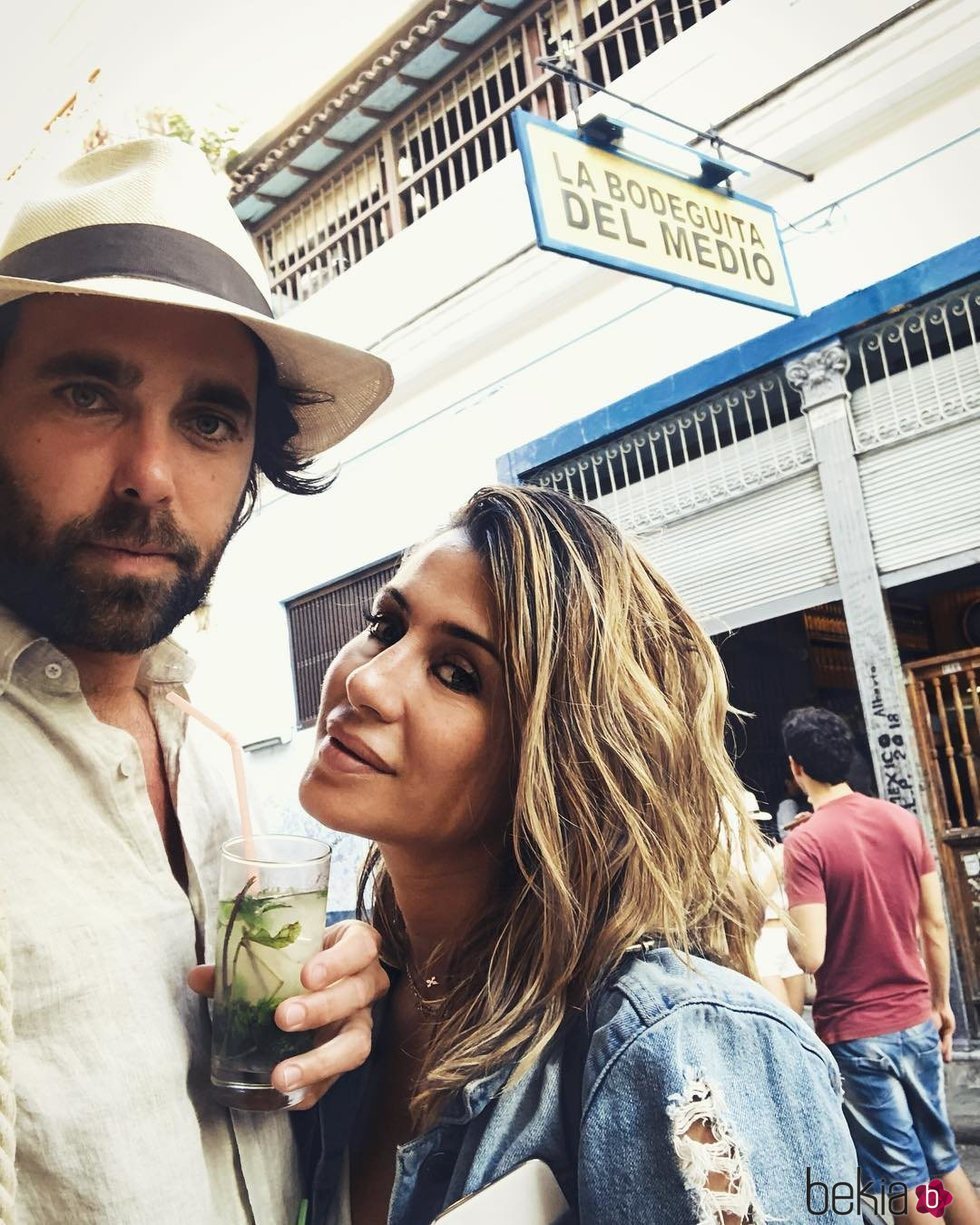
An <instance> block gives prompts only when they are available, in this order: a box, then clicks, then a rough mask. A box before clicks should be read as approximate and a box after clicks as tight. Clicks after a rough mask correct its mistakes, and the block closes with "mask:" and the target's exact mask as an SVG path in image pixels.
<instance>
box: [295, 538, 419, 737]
mask: <svg viewBox="0 0 980 1225" xmlns="http://www.w3.org/2000/svg"><path fill="white" fill-rule="evenodd" d="M397 569H398V559H397V558H391V557H389V558H388V559H387V560H386V561H383V562H380V563H378V564H377V565H375V566H371V567H369V568H368V569H366V570H361V571H359V572H358V573H357V574H355V575H353V576H351V577H349V578H346V579H342V580H341V581H340V582H338V583H331V584H330V585H329V586H327V587H321V588H320V589H319V590H318V591H313V592H310V593H309V594H308V595H304V596H300V597H299V598H298V599H296V600H291V601H290V602H289V603H288V604H287V605H286V615H287V617H288V619H289V641H290V648H291V654H292V660H293V682H294V685H295V688H296V715H297V725H298V726H299V727H309V726H310V725H311V724H312V723H314V722H315V720H316V713H317V709H318V708H319V705H320V687H321V685H322V684H323V677H324V674H325V673H326V671H327V668H328V667H329V666H330V663H331V661H332V660H333V657H334V656H335V655H336V654H337V652H338V651H339V650H340V648H341V647H342V646H343V645H344V643H345V642H349V641H350V639H351V638H353V637H354V635H355V634H359V633H360V632H361V630H362V629H364V613H365V610H366V609H367V608H368V607H369V605H370V604H371V601H372V600H373V599H374V596H375V594H376V593H377V591H378V588H379V587H383V586H384V584H385V583H387V582H389V581H390V580H391V578H392V577H393V576H394V573H395V571H396V570H397Z"/></svg>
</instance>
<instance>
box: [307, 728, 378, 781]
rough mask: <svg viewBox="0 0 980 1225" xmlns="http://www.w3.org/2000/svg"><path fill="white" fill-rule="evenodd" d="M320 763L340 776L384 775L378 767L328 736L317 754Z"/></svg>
mask: <svg viewBox="0 0 980 1225" xmlns="http://www.w3.org/2000/svg"><path fill="white" fill-rule="evenodd" d="M317 756H318V757H319V759H320V762H321V763H322V764H323V765H324V766H325V767H326V768H327V769H328V770H334V771H336V772H337V773H338V774H383V773H384V771H383V770H379V769H378V768H377V767H376V766H372V765H370V763H368V762H366V761H364V760H363V759H362V758H360V757H358V756H357V755H356V754H355V753H353V752H351V750H349V749H347V748H346V747H345V746H344V745H343V744H341V742H340V741H339V740H337V739H335V738H334V737H333V736H328V737H327V738H326V740H324V742H323V744H322V745H321V746H320V751H319V753H318V754H317Z"/></svg>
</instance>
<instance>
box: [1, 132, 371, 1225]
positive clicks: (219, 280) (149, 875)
mask: <svg viewBox="0 0 980 1225" xmlns="http://www.w3.org/2000/svg"><path fill="white" fill-rule="evenodd" d="M297 386H298V387H300V388H303V389H305V390H304V391H303V392H300V391H297V390H296V387H297ZM389 388H390V371H389V370H388V367H387V366H386V365H385V364H384V363H383V362H381V361H379V360H378V359H376V358H374V357H371V356H370V355H368V354H366V353H360V352H358V351H356V350H352V349H348V348H346V347H344V346H342V345H338V344H334V343H331V342H329V341H326V340H323V339H320V338H316V337H312V336H309V335H306V334H304V333H302V332H299V331H297V330H295V329H292V328H289V327H287V326H285V325H283V324H281V323H279V322H276V321H275V320H274V319H273V312H272V307H271V304H270V301H269V297H268V291H267V288H266V286H265V283H264V272H263V270H262V268H261V264H260V263H259V261H258V259H257V257H256V254H255V251H254V249H253V247H252V244H251V241H250V239H249V238H248V236H247V234H246V233H245V231H244V230H243V229H242V227H241V225H240V224H239V222H238V220H237V218H235V216H234V213H233V212H232V210H231V208H230V206H229V205H228V203H227V201H226V200H225V198H224V195H223V193H222V191H221V189H220V187H219V185H218V183H217V181H216V180H215V179H214V178H213V176H212V175H211V173H210V170H209V169H208V167H207V164H206V163H205V161H204V159H203V158H202V157H200V155H198V154H197V153H195V152H193V151H192V150H190V149H188V148H186V147H185V146H183V145H181V144H180V143H179V142H176V141H171V140H166V139H155V140H145V141H135V142H132V143H130V144H127V145H120V146H117V147H115V148H107V149H100V150H98V151H97V152H95V153H92V154H90V155H89V156H87V157H85V158H83V159H81V160H80V161H79V162H77V163H76V164H75V165H73V166H71V167H69V168H68V169H67V170H66V171H65V172H64V173H63V174H62V175H61V176H60V178H59V179H58V180H57V182H56V183H55V184H54V185H53V186H52V188H51V189H50V191H49V192H48V193H47V194H46V195H44V196H43V197H38V198H35V199H33V200H32V201H30V202H29V203H28V204H26V205H25V206H24V207H23V208H22V209H21V211H20V213H19V214H18V216H17V218H16V219H15V221H14V223H13V226H12V228H11V231H10V234H9V235H8V237H7V239H6V241H5V243H4V244H3V245H2V246H0V797H2V798H0V932H2V931H3V930H4V928H5V927H6V928H7V929H8V932H9V938H8V949H7V956H6V957H3V956H2V954H0V1038H2V1037H4V1035H5V1034H6V1045H7V1046H8V1048H9V1049H6V1050H4V1051H3V1052H2V1054H3V1058H0V1150H2V1152H0V1220H2V1221H3V1222H4V1223H5V1225H6V1223H7V1222H8V1221H16V1222H17V1225H52V1222H55V1221H72V1222H73V1223H74V1225H97V1223H98V1225H131V1223H132V1225H136V1223H137V1222H139V1225H157V1223H159V1225H175V1223H176V1222H180V1225H226V1223H227V1225H292V1222H293V1221H294V1220H295V1219H296V1214H297V1209H298V1206H299V1203H298V1201H299V1183H298V1168H297V1162H296V1158H295V1155H294V1153H293V1146H292V1138H291V1135H290V1129H289V1126H288V1121H287V1120H285V1119H284V1117H283V1116H265V1117H263V1116H254V1115H247V1114H243V1113H237V1114H236V1115H235V1116H234V1118H233V1117H232V1115H231V1114H230V1112H228V1111H226V1110H224V1109H222V1108H219V1107H218V1106H216V1105H215V1104H214V1103H213V1102H212V1100H211V1098H210V1096H209V1092H208V1054H209V1043H210V1036H209V1025H208V1018H207V1010H206V1004H205V1002H204V1001H203V1000H202V999H199V998H198V997H197V996H195V995H194V994H193V993H192V992H190V991H189V990H188V989H187V986H186V984H185V982H184V976H185V971H186V970H187V968H188V967H190V966H192V965H194V963H195V962H202V961H206V960H210V958H211V956H212V955H213V945H212V941H213V938H214V931H215V925H216V915H215V910H214V907H215V903H216V884H217V881H216V869H217V862H218V849H219V847H220V844H221V842H222V840H223V839H224V838H225V837H227V836H228V835H229V834H230V833H231V832H233V822H234V806H233V803H229V802H228V799H227V798H226V796H227V793H226V787H225V783H224V781H223V780H221V779H220V778H218V776H217V775H216V774H215V772H214V771H213V770H212V768H211V766H210V764H209V751H210V749H211V747H212V746H210V745H208V744H207V742H206V738H205V737H202V738H201V739H197V740H196V739H195V732H194V731H193V730H192V729H188V728H187V727H186V725H185V721H184V720H183V717H182V716H181V715H180V714H179V713H178V712H177V711H176V710H175V709H174V707H173V706H171V704H170V703H168V702H167V701H166V700H165V699H166V694H167V693H168V692H170V691H172V690H176V692H178V693H181V694H183V693H184V689H183V685H184V682H185V681H186V679H187V678H188V676H189V674H190V664H189V662H188V660H187V659H186V657H185V656H184V654H183V652H182V651H181V650H180V649H179V648H178V647H177V646H176V645H175V644H174V643H173V642H171V641H168V640H167V635H168V634H169V633H170V631H171V630H172V629H173V628H174V626H175V625H176V624H177V623H178V622H179V621H180V620H181V619H182V618H183V617H184V616H186V615H187V614H188V613H189V612H191V611H192V610H193V609H195V608H196V607H198V605H199V604H200V603H201V601H202V600H203V598H204V596H205V594H206V593H207V590H208V586H209V584H210V581H211V577H212V575H213V573H214V570H215V567H216V566H217V564H218V561H219V559H220V557H221V554H222V551H223V550H224V548H225V545H226V544H227V542H228V540H229V538H230V536H231V535H232V533H233V532H234V531H235V530H236V527H237V526H238V525H240V523H241V522H243V520H244V518H245V517H246V516H247V514H248V511H249V509H250V507H251V503H252V500H253V498H254V496H255V493H256V489H257V483H258V480H259V477H260V475H264V476H265V477H266V478H267V479H268V480H269V481H271V482H272V483H273V484H274V485H276V486H278V487H279V488H282V489H286V490H291V491H293V492H298V493H310V492H316V491H317V490H318V489H319V488H321V487H322V486H321V485H320V484H319V483H318V482H317V481H315V480H313V479H312V478H311V477H310V476H309V475H308V474H306V473H305V472H304V468H305V466H306V458H307V457H309V456H312V455H313V454H315V453H316V452H318V451H320V450H323V449H324V448H325V447H327V446H329V445H331V444H332V443H333V442H336V441H337V440H338V439H340V438H342V437H343V436H344V435H345V434H347V433H349V432H350V430H351V429H353V428H354V427H355V426H356V425H357V424H358V423H359V422H360V421H362V420H363V419H364V418H365V417H366V416H367V415H368V414H369V413H370V412H371V411H372V410H373V409H374V408H375V407H376V406H377V405H378V404H379V403H380V402H381V401H382V400H383V399H384V397H385V396H386V395H387V393H388V390H389ZM256 649H261V644H259V643H257V644H256ZM213 747H214V749H215V750H216V751H217V750H219V749H220V748H221V746H220V745H219V744H218V742H217V741H215V744H214V746H213ZM226 751H227V750H224V752H226ZM324 946H325V951H324V952H322V953H320V954H318V955H317V956H316V957H314V958H312V959H311V960H310V961H309V962H308V963H307V965H306V967H305V968H304V971H303V981H304V985H305V986H306V987H307V988H309V989H310V991H311V993H310V994H308V995H305V996H303V997H298V998H296V999H294V1000H293V1001H285V1002H284V1003H283V1004H281V1005H280V1007H279V1009H278V1011H277V1013H276V1020H277V1022H278V1023H279V1024H280V1025H281V1026H282V1027H283V1028H287V1029H295V1030H299V1029H318V1030H320V1031H321V1032H320V1033H319V1034H318V1041H319V1045H318V1046H317V1047H316V1048H315V1049H314V1050H313V1051H311V1052H309V1053H308V1054H306V1055H304V1056H301V1057H297V1058H294V1059H290V1060H289V1061H288V1063H286V1064H283V1065H280V1066H279V1067H278V1068H277V1069H276V1070H275V1073H274V1080H275V1082H276V1083H277V1085H278V1087H280V1088H282V1089H285V1088H297V1087H305V1088H306V1089H307V1093H306V1096H305V1098H304V1101H303V1103H302V1105H305V1106H309V1105H312V1104H313V1103H314V1102H315V1101H316V1099H317V1098H318V1097H319V1096H320V1094H322V1092H323V1091H324V1090H325V1088H326V1087H327V1085H328V1084H329V1083H332V1080H333V1078H335V1077H336V1076H337V1075H338V1074H339V1073H340V1072H343V1071H345V1070H347V1069H349V1068H352V1067H354V1066H357V1064H359V1063H360V1062H361V1061H362V1060H363V1058H364V1057H365V1055H366V1053H367V1050H368V1048H369V1046H370V1011H369V1005H370V1003H371V1002H372V1000H373V999H375V998H376V997H377V996H378V995H379V994H380V993H381V992H382V991H383V990H384V986H385V983H386V979H385V976H384V974H383V972H382V971H381V969H380V967H379V966H378V963H377V941H376V940H375V939H374V936H373V933H371V932H370V929H368V928H367V927H366V926H365V925H363V924H354V925H341V928H340V930H337V929H333V930H331V931H328V933H327V935H326V937H325V941H324ZM192 977H193V980H194V982H195V985H196V987H197V988H198V989H199V990H200V989H206V988H207V983H208V979H209V971H208V970H207V969H206V968H205V969H201V970H198V971H196V972H195V974H194V976H192ZM8 980H10V981H12V1008H11V1006H10V1001H9V1000H5V999H4V989H5V986H6V985H7V982H8ZM4 1004H6V1005H7V1006H6V1007H3V1005H4ZM11 1022H12V1037H11V1034H10V1029H11ZM5 1073H6V1076H7V1077H8V1078H9V1079H12V1082H13V1090H14V1091H15V1093H16V1154H17V1189H16V1197H17V1198H16V1205H15V1206H14V1204H13V1196H14V1186H13V1182H14V1180H13V1178H12V1171H11V1167H10V1161H9V1159H10V1156H11V1151H10V1150H11V1148H12V1145H11V1143H10V1140H11V1137H12V1132H11V1125H12V1123H13V1117H12V1116H13V1114H14V1110H13V1103H12V1094H11V1090H10V1085H9V1083H8V1084H5V1083H4V1075H5ZM4 1156H5V1157H6V1159H7V1164H6V1165H4V1163H3V1158H4Z"/></svg>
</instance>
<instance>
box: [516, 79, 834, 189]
mask: <svg viewBox="0 0 980 1225" xmlns="http://www.w3.org/2000/svg"><path fill="white" fill-rule="evenodd" d="M536 62H537V64H538V66H539V67H541V68H547V69H548V70H549V71H551V72H553V73H554V74H555V75H556V76H559V77H561V78H562V79H563V80H564V81H566V82H568V83H574V84H575V85H576V86H580V85H584V86H585V88H586V89H591V90H594V91H595V92H596V93H600V94H606V95H607V97H610V98H614V99H615V100H616V101H617V102H622V103H624V104H625V105H626V106H629V107H632V108H633V110H635V111H641V112H642V113H643V114H644V115H651V116H652V117H653V118H654V119H659V120H661V122H663V123H672V124H673V125H674V126H675V127H678V128H683V129H684V131H685V132H690V133H691V134H692V135H693V136H696V137H697V138H698V140H706V141H708V142H709V144H711V145H712V146H713V147H714V148H715V150H716V151H717V150H719V149H721V148H722V147H724V148H726V149H731V151H732V152H733V153H741V154H742V156H743V157H751V158H752V159H753V160H754V161H757V162H762V164H763V165H765V166H772V168H773V169H774V170H783V171H785V172H786V174H793V175H796V177H797V178H798V179H803V180H804V182H807V183H812V182H813V175H812V174H809V173H808V172H807V171H805V170H795V169H794V168H793V167H792V166H787V165H785V164H784V163H783V162H774V161H773V160H772V159H771V158H768V157H763V156H762V154H761V153H753V152H752V150H751V149H744V148H743V147H742V146H741V145H733V144H732V143H731V141H728V140H726V139H725V138H724V136H722V134H721V133H720V132H719V131H717V129H715V128H709V129H708V131H706V132H705V131H703V130H702V129H701V128H696V127H694V126H693V125H692V124H690V123H684V122H683V120H681V119H674V118H672V117H671V116H670V115H665V114H663V113H662V112H661V111H655V110H654V109H653V107H650V106H647V105H645V103H643V102H634V101H633V99H632V98H627V97H625V96H624V95H623V94H617V93H614V92H613V91H612V90H611V89H608V88H607V87H606V86H605V85H600V84H599V83H598V82H597V81H590V80H589V78H588V77H583V76H580V75H579V73H577V72H575V71H574V70H573V69H571V68H568V67H566V66H565V65H564V64H562V63H561V62H558V61H556V60H555V59H548V58H546V57H543V58H541V59H539V60H537V61H536Z"/></svg>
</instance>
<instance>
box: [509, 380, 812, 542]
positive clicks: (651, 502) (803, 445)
mask: <svg viewBox="0 0 980 1225" xmlns="http://www.w3.org/2000/svg"><path fill="white" fill-rule="evenodd" d="M813 463H814V455H813V447H812V445H811V442H810V433H809V430H808V428H807V424H806V421H805V420H804V418H803V406H802V402H801V400H800V397H799V394H798V393H797V392H796V390H795V389H794V388H793V387H791V386H790V384H789V383H788V382H787V380H786V379H785V377H784V376H783V373H782V371H781V370H779V369H772V370H766V371H763V372H762V373H760V374H758V375H756V376H755V377H754V378H752V379H749V380H747V381H745V382H743V383H739V384H737V385H733V386H729V387H725V388H722V389H721V390H720V391H718V392H716V393H715V394H714V395H712V396H710V397H708V398H707V399H704V400H699V401H697V403H695V404H690V405H687V406H686V407H684V408H681V409H678V410H677V411H675V412H671V413H666V414H665V415H663V416H660V417H657V418H655V419H654V420H652V421H650V422H648V423H647V424H645V425H641V426H639V427H636V428H634V429H632V430H629V431H627V432H626V433H624V434H622V435H620V436H618V437H616V438H611V439H608V440H607V441H606V442H604V443H601V444H599V445H597V446H594V447H590V448H587V449H585V450H582V451H580V452H578V453H577V454H575V455H571V456H568V457H567V458H565V459H562V460H560V461H559V462H558V463H557V464H554V465H552V466H550V467H548V468H542V469H539V470H537V471H536V472H533V473H531V474H529V475H528V476H526V477H525V478H524V479H525V480H527V481H529V482H531V483H534V484H537V485H542V486H545V487H548V488H552V489H558V490H561V491H562V492H564V493H568V494H571V495H572V496H573V497H575V498H578V499H580V500H581V501H586V502H592V503H595V504H596V505H598V506H600V508H601V509H603V510H604V511H605V512H606V513H607V514H608V515H609V516H610V517H611V518H612V519H614V520H615V522H616V523H618V524H619V525H620V526H621V527H623V528H626V529H627V530H630V531H646V530H649V529H651V528H655V527H661V526H663V525H664V524H665V523H669V522H671V521H672V520H674V519H680V518H683V517H685V516H687V515H690V514H693V513H695V512H697V511H699V510H702V509H704V508H706V507H709V506H714V505H717V504H718V503H720V502H727V501H729V500H730V499H731V498H734V497H738V496H740V495H742V494H745V493H749V492H751V491H753V490H755V489H761V488H763V487H764V486H766V485H771V484H773V483H775V482H776V481H781V480H784V479H785V478H786V477H788V476H792V475H794V474H795V473H797V472H801V471H803V470H804V469H807V468H810V467H812V466H813Z"/></svg>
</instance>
